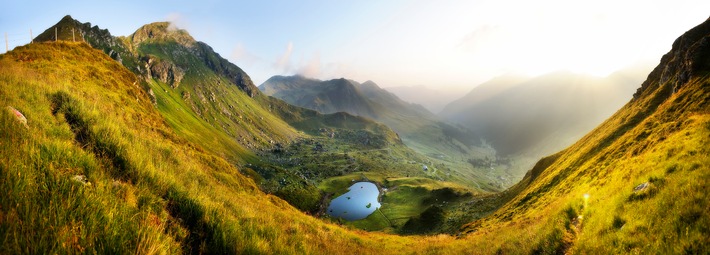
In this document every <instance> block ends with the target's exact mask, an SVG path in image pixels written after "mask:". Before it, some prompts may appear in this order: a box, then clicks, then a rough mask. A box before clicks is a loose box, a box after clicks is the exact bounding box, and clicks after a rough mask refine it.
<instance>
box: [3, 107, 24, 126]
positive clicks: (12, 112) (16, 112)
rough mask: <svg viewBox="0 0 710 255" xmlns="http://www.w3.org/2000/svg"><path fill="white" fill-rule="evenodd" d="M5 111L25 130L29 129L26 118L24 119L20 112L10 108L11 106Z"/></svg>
mask: <svg viewBox="0 0 710 255" xmlns="http://www.w3.org/2000/svg"><path fill="white" fill-rule="evenodd" d="M7 110H8V111H9V112H10V113H11V114H12V115H13V116H15V119H17V121H19V122H20V123H22V125H24V126H25V128H29V127H28V126H27V118H25V115H24V114H22V113H21V112H20V111H18V110H17V109H15V108H14V107H12V106H8V107H7Z"/></svg>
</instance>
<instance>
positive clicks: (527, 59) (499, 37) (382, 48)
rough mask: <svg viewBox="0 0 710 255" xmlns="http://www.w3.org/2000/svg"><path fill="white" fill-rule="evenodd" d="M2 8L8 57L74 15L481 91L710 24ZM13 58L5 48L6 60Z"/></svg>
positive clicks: (235, 5)
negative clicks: (159, 25)
mask: <svg viewBox="0 0 710 255" xmlns="http://www.w3.org/2000/svg"><path fill="white" fill-rule="evenodd" d="M145 2H148V1H47V2H37V1H17V0H10V1H5V3H3V4H2V8H1V9H0V33H7V35H8V40H9V43H10V48H12V47H14V46H17V45H22V44H25V43H28V42H29V37H30V35H29V30H30V29H32V32H33V34H34V35H35V36H36V35H37V34H39V33H41V32H42V31H44V30H45V29H46V28H48V27H50V26H51V25H53V24H55V23H56V22H58V21H59V20H60V19H61V18H62V17H63V16H64V15H66V14H70V15H72V17H74V18H75V19H77V20H79V21H81V22H91V23H92V25H98V26H99V27H101V28H106V29H108V30H109V31H110V32H111V33H112V34H113V35H130V34H131V33H133V32H134V31H135V30H136V29H138V28H139V27H140V26H141V25H143V24H146V23H150V22H155V21H166V20H168V21H173V22H174V23H175V24H176V25H177V26H178V27H181V28H184V29H187V30H188V32H190V34H192V35H193V37H195V39H197V40H199V41H203V42H206V43H207V44H209V45H211V46H212V47H213V48H214V49H215V50H216V51H217V52H218V53H219V54H221V55H222V56H223V57H225V58H227V59H229V60H230V61H232V62H233V63H235V64H237V65H238V66H240V67H241V68H243V69H244V70H245V71H246V72H247V73H248V74H249V75H250V76H251V77H252V79H253V80H254V82H255V83H256V85H259V84H261V83H262V82H263V81H265V80H266V79H268V78H269V77H271V76H272V75H277V74H279V75H291V74H296V73H300V74H303V75H306V76H310V77H315V78H320V79H329V78H339V77H347V78H352V79H355V80H358V81H361V82H362V81H365V80H373V81H375V82H377V83H378V84H380V85H381V86H402V85H426V86H430V87H436V86H467V87H473V86H475V85H477V84H479V83H481V82H483V81H485V80H488V79H490V78H492V77H494V76H498V75H501V74H504V73H509V72H515V73H522V74H527V75H538V74H543V73H547V72H551V71H555V70H560V69H567V70H570V71H574V72H581V73H589V74H594V75H601V76H603V75H606V74H608V73H610V72H612V71H614V70H617V69H619V68H622V67H625V66H628V65H632V64H635V63H638V62H642V61H653V62H654V63H657V62H658V60H659V59H660V57H661V56H662V55H663V54H664V53H666V52H667V51H668V50H669V49H670V47H671V44H672V42H673V40H674V39H675V38H677V37H678V36H680V35H681V34H682V33H683V32H685V31H687V30H688V29H690V28H692V27H693V26H695V25H697V24H699V23H701V22H703V21H704V20H705V19H707V18H708V17H709V16H710V12H708V11H709V10H710V1H708V0H667V1H657V0H593V1H592V0H586V1H575V0H535V1H526V0H490V1H489V0H483V1H441V0H438V1H396V0H387V1H381V0H380V1H376V0H371V1H370V0H358V1H249V2H242V1H216V0H200V1H150V2H149V3H145ZM0 52H4V49H2V51H0Z"/></svg>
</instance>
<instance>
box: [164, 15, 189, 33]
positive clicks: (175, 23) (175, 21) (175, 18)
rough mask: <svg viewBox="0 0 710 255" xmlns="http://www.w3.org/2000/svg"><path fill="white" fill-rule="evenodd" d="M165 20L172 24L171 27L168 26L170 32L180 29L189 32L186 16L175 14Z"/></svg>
mask: <svg viewBox="0 0 710 255" xmlns="http://www.w3.org/2000/svg"><path fill="white" fill-rule="evenodd" d="M165 20H167V21H168V22H170V25H169V26H168V29H169V30H173V31H174V30H178V29H185V30H188V27H189V22H188V21H187V18H185V16H184V15H182V14H180V13H178V12H173V13H170V14H168V16H167V17H165Z"/></svg>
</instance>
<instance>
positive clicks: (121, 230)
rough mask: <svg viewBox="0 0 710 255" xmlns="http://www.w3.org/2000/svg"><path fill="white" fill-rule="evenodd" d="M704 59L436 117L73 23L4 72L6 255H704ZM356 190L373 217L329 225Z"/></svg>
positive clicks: (451, 109)
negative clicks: (332, 209)
mask: <svg viewBox="0 0 710 255" xmlns="http://www.w3.org/2000/svg"><path fill="white" fill-rule="evenodd" d="M69 31H71V33H70V32H69ZM76 35H78V37H80V38H81V39H82V40H81V41H76V42H74V41H75V39H74V38H75V37H76ZM70 38H72V39H70ZM708 38H710V20H706V21H705V22H703V23H702V24H700V25H698V26H697V27H695V28H693V29H691V30H689V31H688V32H686V33H685V34H683V35H682V36H681V37H679V39H678V40H676V41H675V43H674V44H673V46H672V49H671V50H670V52H669V53H667V54H666V55H665V56H663V58H662V59H661V60H660V63H659V65H658V66H657V67H656V68H655V69H654V70H653V71H652V72H651V73H650V74H649V75H648V78H647V79H646V80H645V81H642V82H641V81H633V80H628V79H625V78H623V75H621V74H619V75H616V76H614V75H612V76H610V77H611V78H608V80H603V81H602V79H595V78H589V77H580V76H577V75H574V74H569V73H554V74H550V75H549V76H543V77H538V78H534V79H532V80H529V79H527V78H524V79H523V78H519V77H504V78H502V79H496V80H493V81H491V82H489V83H487V84H483V85H481V86H480V87H478V88H477V89H474V91H472V92H471V93H470V94H469V95H466V96H465V97H464V99H461V100H459V101H455V102H453V103H451V104H449V106H447V107H446V108H445V109H444V111H442V113H440V114H439V116H437V115H435V114H433V113H431V112H429V111H428V110H426V109H425V108H423V107H421V106H418V105H414V104H410V103H407V102H404V101H402V100H400V99H399V98H398V97H397V96H395V95H394V94H391V93H389V92H387V91H385V90H383V89H381V88H380V87H379V86H378V85H377V84H375V83H374V82H371V81H367V82H364V83H359V82H356V81H353V80H348V79H334V80H326V81H322V80H317V79H311V78H306V77H304V76H274V77H272V78H271V79H269V80H268V81H267V82H265V83H264V84H262V85H261V86H260V87H257V86H255V84H253V82H252V80H251V78H250V76H249V75H248V74H247V73H246V72H245V71H244V70H242V69H241V68H240V67H238V66H237V65H235V64H233V63H231V62H229V61H227V60H226V59H225V58H223V57H221V56H220V55H219V54H217V53H216V52H215V51H214V50H213V49H212V48H211V47H210V46H209V45H207V44H205V43H203V42H199V41H196V40H195V39H194V38H193V37H192V36H191V35H190V34H189V33H188V32H187V31H186V30H183V29H177V28H175V27H173V26H171V24H170V23H168V22H158V23H151V24H147V25H145V26H142V27H140V28H138V29H137V30H136V31H135V32H134V33H133V34H131V35H128V36H118V37H116V36H113V35H111V34H110V33H109V32H108V30H105V29H100V28H99V27H98V26H91V24H90V23H81V22H79V21H77V20H74V19H73V18H72V17H71V16H65V17H64V18H62V19H61V20H60V21H59V23H57V24H56V25H55V26H52V27H50V28H48V29H47V30H46V31H45V32H44V33H42V34H40V35H38V36H37V37H36V39H35V40H34V42H33V43H31V44H27V45H24V46H20V47H17V48H15V49H14V50H12V51H9V52H7V53H5V54H2V55H0V102H2V103H3V104H4V105H2V107H3V111H2V113H1V114H0V120H2V121H1V122H0V130H1V131H2V132H0V155H1V157H0V158H2V159H1V160H0V179H2V181H0V194H3V195H2V200H0V240H3V241H2V246H0V253H7V254H35V253H138V254H156V253H161V254H164V253H170V254H173V253H195V254H202V253H208V254H213V253H228V254H244V253H246V254H352V253H362V254H374V253H382V254H400V253H408V254H468V253H481V254H568V253H575V254H577V253H579V254H594V253H602V254H617V253H691V254H693V253H704V252H707V250H708V249H710V247H708V243H709V242H708V236H710V232H708V229H709V228H708V226H710V216H709V214H708V213H707V212H708V211H709V210H710V203H709V202H708V200H707V199H706V195H705V194H706V192H705V191H707V190H709V189H710V187H709V186H708V181H707V180H709V178H708V174H709V173H710V172H709V171H708V170H709V169H708V167H707V166H708V165H710V158H709V157H708V155H709V154H710V153H709V152H708V149H710V146H708V145H709V144H710V140H709V139H710V115H709V114H710V91H708V90H709V88H710V86H709V85H708V84H710V83H709V82H710V61H709V60H710V46H709V45H710V44H708V43H707V41H708V40H709V39H708ZM570 81H575V82H570ZM570 84H572V85H570ZM590 84H597V85H598V84H603V85H605V86H608V87H605V89H602V88H599V87H592V86H591V85H590ZM639 84H640V87H639ZM567 85H569V86H567ZM622 85H623V86H622ZM617 89H618V92H619V93H611V92H610V91H612V92H617V91H616V90H617ZM634 89H635V91H636V92H635V93H633V96H631V97H630V98H627V94H628V92H629V91H633V90H634ZM279 93H281V94H279ZM535 93H543V94H545V93H558V94H560V95H564V96H559V100H553V101H550V102H544V103H545V104H535V103H536V102H532V101H526V100H532V99H530V98H529V97H527V96H530V95H532V94H535ZM600 95H602V96H605V97H610V98H611V97H613V99H614V102H615V103H614V104H610V105H606V104H603V103H600V102H599V101H595V99H598V98H600V97H602V96H600ZM535 98H540V97H535ZM530 105H535V106H536V107H534V108H531V107H530ZM525 107H527V109H526V108H525ZM447 108H448V109H447ZM490 109H496V110H495V111H492V110H490ZM521 109H523V110H521ZM590 109H592V110H590ZM586 110H588V111H590V112H584V111H586ZM526 111H527V112H536V113H545V112H551V111H558V113H559V114H558V115H554V116H553V117H550V118H548V119H545V121H542V122H540V121H539V119H536V117H535V116H540V115H539V114H538V115H535V116H533V117H529V116H524V115H518V114H520V113H521V112H526ZM592 112H593V113H592ZM18 113H19V114H18ZM20 116H21V117H22V118H20ZM511 116H512V117H513V118H516V116H517V118H518V120H521V119H522V120H523V121H527V122H522V123H524V124H511V122H510V120H509V119H506V118H504V117H508V118H509V117H511ZM592 116H593V117H592ZM441 117H444V118H447V120H446V121H447V122H445V121H443V120H442V119H440V118H441ZM525 118H531V119H525ZM535 120H537V122H536V121H535ZM451 123H456V124H451ZM516 123H517V122H516ZM598 123H601V124H600V125H597V124H598ZM565 128H567V129H565ZM482 137H486V138H488V139H482ZM541 140H542V141H543V142H540V141H541ZM551 140H552V141H551ZM557 141H560V142H559V143H557ZM520 144H524V146H519V145H520ZM361 182H365V183H368V185H370V184H371V185H374V186H375V187H374V188H376V191H378V192H379V196H378V199H377V203H374V202H372V201H369V202H368V204H367V205H362V206H363V207H365V208H367V209H371V208H372V207H375V209H374V210H369V211H368V213H370V214H369V215H367V217H365V218H364V219H360V220H354V221H348V220H344V219H342V218H340V217H335V216H331V215H329V214H328V213H327V210H328V207H329V205H330V203H331V200H334V199H336V198H338V197H340V196H341V195H343V194H346V192H348V190H347V189H348V188H349V187H351V186H352V185H353V184H355V183H361ZM362 185H365V184H362ZM355 188H357V187H355ZM341 199H342V198H341ZM346 199H347V200H350V199H351V198H349V197H346ZM361 209H362V208H361ZM343 213H345V211H344V212H343ZM351 213H352V211H351ZM661 223H662V224H661Z"/></svg>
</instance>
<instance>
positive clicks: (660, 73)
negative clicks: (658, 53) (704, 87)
mask: <svg viewBox="0 0 710 255" xmlns="http://www.w3.org/2000/svg"><path fill="white" fill-rule="evenodd" d="M708 69H710V18H709V19H707V20H705V22H703V23H702V24H700V25H698V26H696V27H694V28H693V29H690V30H688V31H687V32H685V33H684V34H683V35H682V36H680V37H678V39H676V40H675V42H673V47H672V49H671V51H670V52H668V53H666V54H665V55H663V58H661V64H659V65H658V66H656V68H655V69H653V71H652V72H651V73H650V74H649V75H648V79H646V81H645V82H644V83H643V84H642V85H641V88H639V89H638V90H637V91H636V93H635V94H634V99H636V98H639V97H640V96H641V95H642V94H643V93H644V92H645V91H651V90H654V89H649V88H655V87H657V86H659V85H662V84H665V83H666V82H668V81H672V82H673V86H672V88H671V90H672V91H670V93H669V95H670V94H673V93H675V92H676V91H678V90H679V89H680V88H681V87H682V86H683V85H684V84H685V83H687V82H688V81H689V80H690V79H691V78H692V77H695V76H698V75H700V74H701V73H706V72H707V71H706V70H708Z"/></svg>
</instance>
